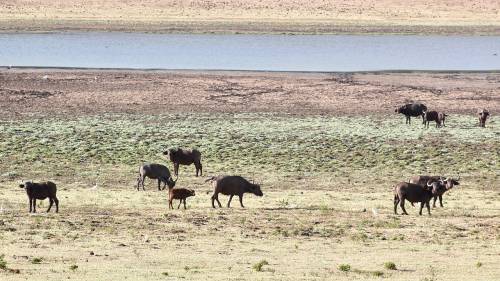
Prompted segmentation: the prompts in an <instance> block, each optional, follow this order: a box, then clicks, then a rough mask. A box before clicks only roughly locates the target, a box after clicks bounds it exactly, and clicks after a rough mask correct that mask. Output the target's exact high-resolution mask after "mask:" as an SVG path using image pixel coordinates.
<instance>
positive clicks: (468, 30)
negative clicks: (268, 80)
mask: <svg viewBox="0 0 500 281" xmlns="http://www.w3.org/2000/svg"><path fill="white" fill-rule="evenodd" d="M66 32H127V33H153V34H253V35H261V34H283V35H447V36H450V35H464V36H498V35H500V25H432V24H430V25H426V24H416V25H404V24H402V25H400V24H383V25H377V24H357V23H344V22H335V21H333V22H332V21H325V22H321V21H320V22H316V21H310V22H308V21H304V22H287V21H270V22H259V21H212V20H210V21H160V22H147V21H140V22H134V21H124V22H121V21H120V22H117V21H99V20H81V21H77V20H61V21H53V20H48V21H44V20H2V19H0V33H14V34H15V33H66Z"/></svg>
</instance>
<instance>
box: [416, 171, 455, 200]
mask: <svg viewBox="0 0 500 281" xmlns="http://www.w3.org/2000/svg"><path fill="white" fill-rule="evenodd" d="M459 181H460V176H458V179H456V180H455V179H453V178H445V177H441V176H413V177H411V178H410V183H414V184H419V185H422V186H424V185H426V184H427V183H428V182H440V183H441V184H442V185H444V187H445V189H444V190H441V189H440V190H439V191H440V192H439V193H438V194H435V195H434V196H433V199H434V201H433V203H432V207H433V208H435V207H436V201H437V199H438V198H439V205H441V207H444V206H443V194H444V193H445V192H446V191H448V190H450V189H452V188H453V187H454V186H455V185H460V182H459ZM412 205H413V203H412Z"/></svg>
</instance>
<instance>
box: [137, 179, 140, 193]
mask: <svg viewBox="0 0 500 281" xmlns="http://www.w3.org/2000/svg"><path fill="white" fill-rule="evenodd" d="M140 183H141V176H139V177H137V190H139V184H140Z"/></svg>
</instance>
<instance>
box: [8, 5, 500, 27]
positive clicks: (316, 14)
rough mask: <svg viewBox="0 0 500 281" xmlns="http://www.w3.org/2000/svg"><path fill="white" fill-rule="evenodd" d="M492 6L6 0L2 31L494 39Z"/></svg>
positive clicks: (499, 21) (496, 20) (497, 8)
mask: <svg viewBox="0 0 500 281" xmlns="http://www.w3.org/2000/svg"><path fill="white" fill-rule="evenodd" d="M499 12H500V4H499V2H498V1H495V0H482V1H455V0H438V1H431V0H415V1H411V2H407V1H394V0H349V1H348V0H334V1H323V0H311V1H293V0H249V1H246V0H236V1H223V0H215V1H206V0H189V1H187V0H145V1H121V0H110V1H86V0H69V1H61V0H48V1H43V2H40V1H36V0H4V1H1V3H0V23H1V24H0V30H3V31H54V30H121V31H149V32H154V31H155V32H200V33H205V32H228V33H232V32H244V33H253V32H257V33H275V32H279V33H341V32H348V33H352V32H356V33H367V32H368V33H381V32H384V33H385V32H390V33H439V34H478V33H479V34H500V15H499Z"/></svg>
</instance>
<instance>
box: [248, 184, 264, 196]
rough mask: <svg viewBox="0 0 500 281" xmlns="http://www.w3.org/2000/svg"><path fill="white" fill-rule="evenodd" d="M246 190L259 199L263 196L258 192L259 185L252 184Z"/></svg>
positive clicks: (260, 191)
mask: <svg viewBox="0 0 500 281" xmlns="http://www.w3.org/2000/svg"><path fill="white" fill-rule="evenodd" d="M248 189H249V190H250V192H251V193H253V194H255V195H257V196H259V197H260V196H263V195H264V193H262V190H260V185H258V184H252V185H250V187H249V188H248Z"/></svg>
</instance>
